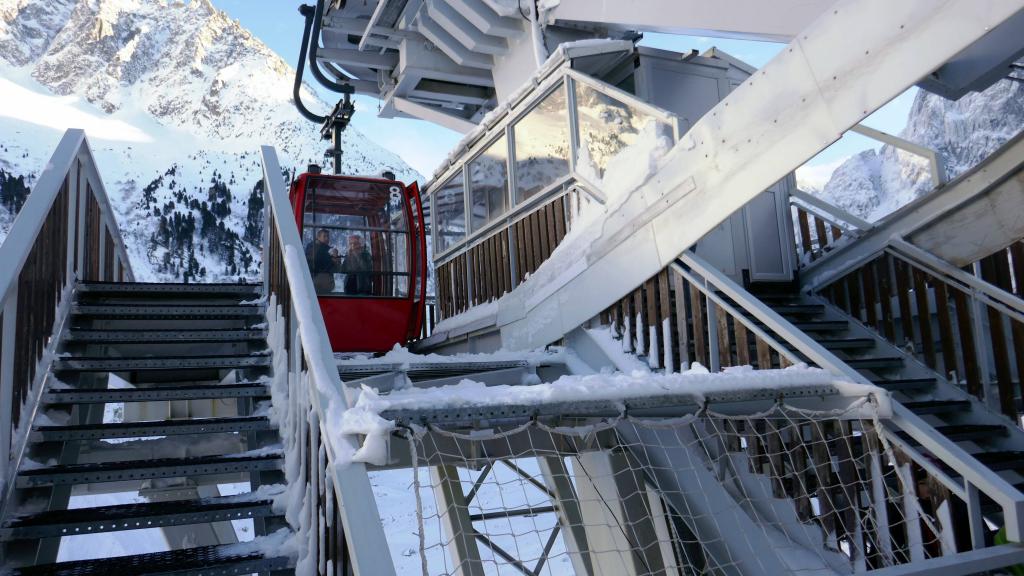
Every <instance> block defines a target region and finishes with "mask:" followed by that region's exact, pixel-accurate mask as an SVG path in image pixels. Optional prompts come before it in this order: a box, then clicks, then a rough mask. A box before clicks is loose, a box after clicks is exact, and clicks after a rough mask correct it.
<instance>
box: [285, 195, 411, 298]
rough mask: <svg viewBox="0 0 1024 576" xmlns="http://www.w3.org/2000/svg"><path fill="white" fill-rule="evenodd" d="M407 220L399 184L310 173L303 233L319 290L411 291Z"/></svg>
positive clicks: (359, 293) (378, 294) (360, 293)
mask: <svg viewBox="0 0 1024 576" xmlns="http://www.w3.org/2000/svg"><path fill="white" fill-rule="evenodd" d="M407 225H408V222H407V218H406V204H405V199H404V192H403V190H402V188H401V186H398V185H397V184H391V183H387V182H364V181H357V180H345V179H311V180H310V182H309V184H308V185H307V190H306V196H305V202H304V206H303V227H302V239H303V244H304V246H305V252H306V261H307V263H308V264H309V269H310V273H311V274H312V276H313V285H314V287H315V288H316V291H317V293H318V294H320V295H333V296H354V297H370V298H390V297H404V296H407V295H408V293H409V282H410V276H409V262H408V258H409V256H408V254H409V248H408V238H409V234H408V232H407Z"/></svg>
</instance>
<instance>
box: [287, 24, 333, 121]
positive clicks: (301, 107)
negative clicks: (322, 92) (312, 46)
mask: <svg viewBox="0 0 1024 576" xmlns="http://www.w3.org/2000/svg"><path fill="white" fill-rule="evenodd" d="M299 14H302V15H303V16H305V17H306V26H305V28H304V29H303V31H302V45H301V46H300V47H299V64H298V66H296V67H295V85H294V86H293V87H292V100H294V101H295V108H297V109H298V111H299V114H301V115H302V117H303V118H305V119H306V120H309V121H310V122H316V123H317V124H320V123H323V122H326V121H327V117H326V116H320V115H319V114H314V113H313V112H311V111H310V110H309V108H306V106H305V104H303V103H302V96H301V95H300V91H301V89H302V72H303V69H304V68H305V64H306V50H307V49H308V47H309V33H310V29H311V28H312V26H313V8H312V6H307V5H305V4H303V5H302V6H299Z"/></svg>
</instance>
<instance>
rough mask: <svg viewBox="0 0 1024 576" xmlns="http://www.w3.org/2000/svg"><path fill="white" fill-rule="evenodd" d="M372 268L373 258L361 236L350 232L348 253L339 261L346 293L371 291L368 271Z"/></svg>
mask: <svg viewBox="0 0 1024 576" xmlns="http://www.w3.org/2000/svg"><path fill="white" fill-rule="evenodd" d="M372 270H373V258H371V257H370V251H369V250H367V249H366V245H365V244H363V237H362V236H360V235H358V234H351V235H349V237H348V254H346V255H345V260H344V261H343V262H342V263H341V271H342V272H344V273H345V274H346V276H345V293H346V294H370V293H371V292H372V291H373V288H372V284H373V283H372V278H371V277H370V273H371V271H372Z"/></svg>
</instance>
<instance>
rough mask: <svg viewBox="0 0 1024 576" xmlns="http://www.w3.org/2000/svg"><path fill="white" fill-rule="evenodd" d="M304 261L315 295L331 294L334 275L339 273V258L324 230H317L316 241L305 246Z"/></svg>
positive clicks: (329, 236)
mask: <svg viewBox="0 0 1024 576" xmlns="http://www.w3.org/2000/svg"><path fill="white" fill-rule="evenodd" d="M306 260H307V261H308V262H309V272H310V273H311V274H312V275H313V287H314V288H316V293H317V294H323V293H331V292H333V291H334V273H335V272H338V271H339V268H340V262H341V256H340V255H339V254H338V249H337V248H331V234H330V232H329V231H328V230H327V229H326V228H321V229H319V230H317V232H316V240H314V241H313V242H310V243H309V244H308V245H307V246H306Z"/></svg>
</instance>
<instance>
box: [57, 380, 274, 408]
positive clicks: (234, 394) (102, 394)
mask: <svg viewBox="0 0 1024 576" xmlns="http://www.w3.org/2000/svg"><path fill="white" fill-rule="evenodd" d="M269 395H270V389H269V388H268V387H267V385H266V384H259V383H256V384H208V385H192V384H184V385H172V386H158V387H152V388H101V389H97V390H75V389H63V390H48V391H46V392H44V393H43V398H42V400H43V402H46V403H48V404H102V403H108V402H159V401H162V400H205V399H211V398H262V397H266V396H269Z"/></svg>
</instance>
